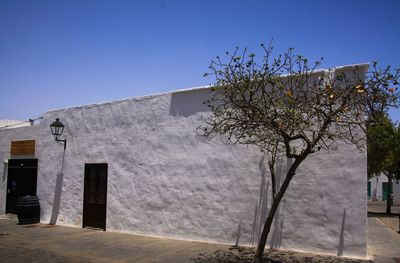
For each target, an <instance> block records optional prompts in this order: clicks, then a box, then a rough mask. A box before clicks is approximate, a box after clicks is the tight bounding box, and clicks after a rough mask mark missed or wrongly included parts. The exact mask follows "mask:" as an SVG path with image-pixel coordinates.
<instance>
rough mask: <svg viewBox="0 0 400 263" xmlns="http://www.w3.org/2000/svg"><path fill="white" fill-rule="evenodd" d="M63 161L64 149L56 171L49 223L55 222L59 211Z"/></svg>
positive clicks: (53, 223)
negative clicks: (59, 165)
mask: <svg viewBox="0 0 400 263" xmlns="http://www.w3.org/2000/svg"><path fill="white" fill-rule="evenodd" d="M64 161H65V150H64V152H63V157H62V163H61V171H60V172H59V173H57V179H56V187H55V189H54V199H53V209H52V211H51V218H50V222H49V224H50V225H55V224H56V223H57V219H58V214H59V212H60V203H61V192H62V184H63V178H64Z"/></svg>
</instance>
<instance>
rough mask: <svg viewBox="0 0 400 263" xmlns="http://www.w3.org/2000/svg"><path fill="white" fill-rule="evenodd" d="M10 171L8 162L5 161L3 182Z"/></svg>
mask: <svg viewBox="0 0 400 263" xmlns="http://www.w3.org/2000/svg"><path fill="white" fill-rule="evenodd" d="M7 171H8V162H4V163H3V182H5V181H6V178H7Z"/></svg>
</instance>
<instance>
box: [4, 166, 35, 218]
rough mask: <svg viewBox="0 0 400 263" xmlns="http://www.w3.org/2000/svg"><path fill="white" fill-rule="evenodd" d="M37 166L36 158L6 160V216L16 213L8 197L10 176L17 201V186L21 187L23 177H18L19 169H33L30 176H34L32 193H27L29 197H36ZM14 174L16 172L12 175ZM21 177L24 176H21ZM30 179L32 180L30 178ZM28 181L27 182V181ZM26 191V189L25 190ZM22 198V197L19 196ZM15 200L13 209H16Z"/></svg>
mask: <svg viewBox="0 0 400 263" xmlns="http://www.w3.org/2000/svg"><path fill="white" fill-rule="evenodd" d="M38 166H39V160H38V159H37V158H23V159H8V162H7V184H6V204H5V205H6V207H5V212H6V213H8V214H17V211H13V207H12V205H11V204H10V203H11V200H10V196H9V184H10V174H11V176H12V177H14V180H15V183H16V195H17V196H16V198H17V199H18V193H19V192H20V191H19V190H18V185H22V184H23V182H24V180H22V179H23V177H20V176H18V170H19V169H21V170H22V169H34V170H33V171H32V172H33V173H32V176H34V180H33V182H34V185H32V187H33V188H32V191H31V192H30V191H28V192H29V193H28V194H31V195H36V194H37V176H38ZM14 172H17V173H16V174H14ZM22 176H26V175H23V174H22ZM30 179H32V178H30ZM28 181H29V180H28ZM21 189H24V187H22V188H21V186H20V190H21ZM25 190H26V189H25ZM21 196H22V195H21ZM17 199H16V200H15V209H16V207H17Z"/></svg>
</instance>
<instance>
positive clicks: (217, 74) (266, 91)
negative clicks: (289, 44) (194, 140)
mask: <svg viewBox="0 0 400 263" xmlns="http://www.w3.org/2000/svg"><path fill="white" fill-rule="evenodd" d="M261 46H262V51H263V54H262V56H260V57H257V56H256V55H255V54H254V53H249V52H247V50H246V49H243V50H241V49H239V48H236V49H235V50H234V52H232V53H230V52H226V56H224V58H221V57H216V58H215V59H214V60H212V62H211V65H210V67H209V72H208V73H206V74H205V76H210V75H211V76H213V77H214V79H215V84H214V85H213V86H212V88H211V93H210V98H209V99H208V100H207V101H205V103H206V104H207V105H208V106H209V107H210V108H211V110H212V114H211V115H209V116H208V117H206V118H204V119H203V121H204V123H203V125H202V126H200V127H199V130H200V132H201V134H202V135H203V136H205V137H206V138H212V137H214V136H222V137H223V138H225V142H226V143H234V144H245V145H254V146H257V147H259V148H260V150H261V151H262V152H263V153H264V155H265V157H266V159H267V160H268V166H269V169H270V174H271V182H272V199H273V202H272V205H271V209H270V211H269V214H268V216H267V219H266V222H265V225H264V229H263V232H262V234H261V238H260V241H259V244H258V247H257V251H256V256H255V262H262V253H263V251H264V247H265V244H266V239H267V237H268V233H269V231H270V227H271V224H272V221H273V218H274V215H275V212H276V209H277V208H278V205H279V202H280V200H281V199H282V197H283V195H284V194H285V192H286V190H287V188H288V186H289V183H290V181H291V180H292V178H293V176H294V175H295V174H296V170H297V168H298V167H299V166H300V164H301V163H302V162H303V161H304V160H305V159H306V158H307V157H309V156H310V155H312V154H314V153H316V152H318V151H319V150H321V149H322V150H335V149H336V147H337V145H338V144H337V142H345V143H349V144H354V145H356V146H357V147H358V148H359V149H360V150H363V149H365V144H366V140H365V138H366V136H365V131H366V127H369V125H370V123H374V122H375V121H376V120H375V117H374V116H376V115H378V113H377V112H384V111H386V110H387V109H388V108H389V107H391V106H397V104H398V95H399V93H398V91H397V85H398V82H397V81H398V79H399V75H400V70H394V71H393V70H391V69H390V67H387V68H385V69H380V68H378V67H377V64H376V63H373V65H372V71H370V72H367V66H366V65H364V66H363V65H360V66H355V67H344V68H336V69H328V70H318V67H319V66H320V65H321V61H322V59H321V60H318V61H316V62H315V63H311V64H310V63H309V61H308V59H307V58H305V57H303V56H301V55H297V54H295V53H294V51H293V49H289V50H288V51H287V52H285V53H283V54H280V55H278V56H276V57H273V54H272V51H273V47H272V45H269V46H264V45H261ZM366 74H367V75H366ZM282 157H284V158H290V159H292V160H293V162H291V163H292V164H291V166H290V168H289V169H288V171H287V174H286V177H285V179H284V180H283V183H282V184H281V185H277V184H276V178H275V175H276V171H275V163H276V161H277V159H278V158H282Z"/></svg>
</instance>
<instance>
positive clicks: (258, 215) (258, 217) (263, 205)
mask: <svg viewBox="0 0 400 263" xmlns="http://www.w3.org/2000/svg"><path fill="white" fill-rule="evenodd" d="M290 165H291V161H290V160H288V161H287V162H286V168H285V167H284V161H283V160H279V161H278V162H277V166H276V185H277V191H278V190H279V186H280V185H281V182H282V181H283V177H284V175H285V174H286V170H287V169H288V167H290ZM266 167H267V166H266V164H265V158H264V157H261V159H260V162H259V168H260V171H261V185H260V195H259V201H258V204H256V205H255V209H254V218H253V225H252V231H251V236H250V243H251V244H252V245H253V246H254V245H257V243H258V241H259V239H260V236H261V232H262V230H263V228H264V223H265V220H266V218H267V215H268V211H269V207H268V205H269V204H268V201H269V200H268V198H269V197H270V195H272V191H271V192H270V191H269V188H270V187H269V184H270V180H269V179H268V181H267V176H269V171H267V168H266ZM271 187H272V186H271ZM284 207H285V199H283V200H282V201H281V203H280V205H279V207H278V209H277V211H276V213H275V218H274V223H273V227H272V233H271V235H270V247H271V248H280V247H281V243H282V235H283V228H284Z"/></svg>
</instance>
